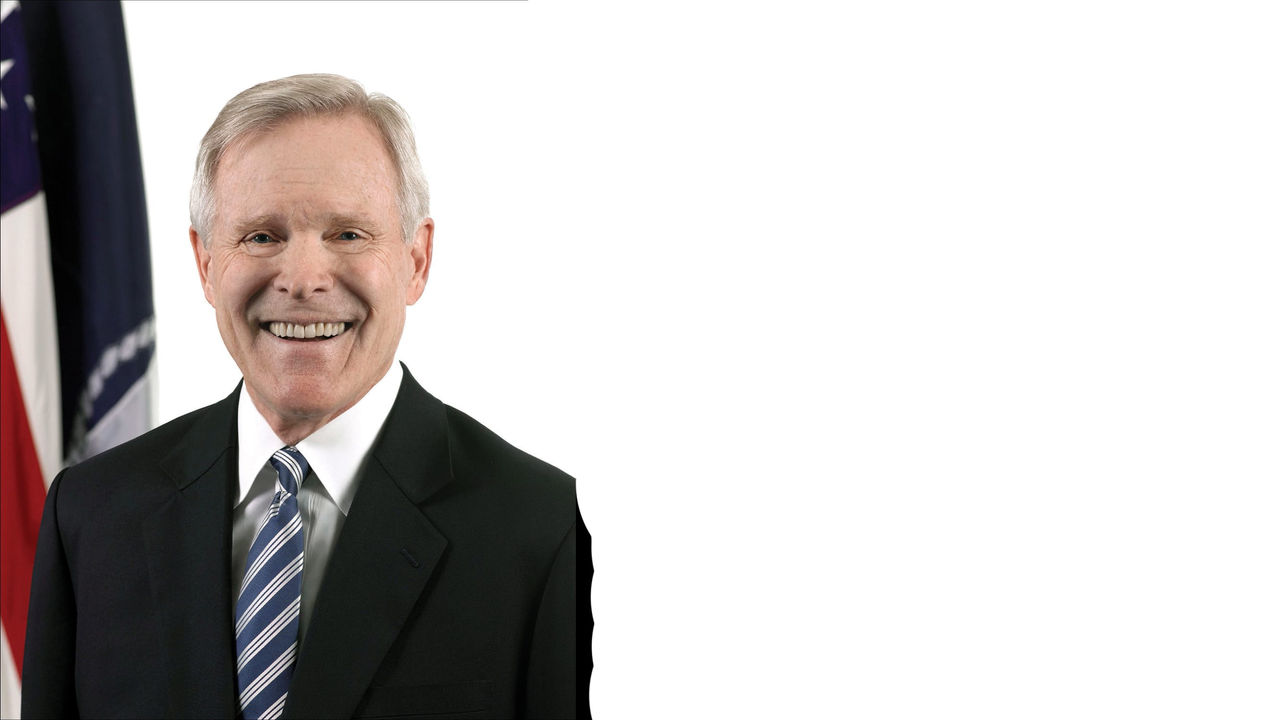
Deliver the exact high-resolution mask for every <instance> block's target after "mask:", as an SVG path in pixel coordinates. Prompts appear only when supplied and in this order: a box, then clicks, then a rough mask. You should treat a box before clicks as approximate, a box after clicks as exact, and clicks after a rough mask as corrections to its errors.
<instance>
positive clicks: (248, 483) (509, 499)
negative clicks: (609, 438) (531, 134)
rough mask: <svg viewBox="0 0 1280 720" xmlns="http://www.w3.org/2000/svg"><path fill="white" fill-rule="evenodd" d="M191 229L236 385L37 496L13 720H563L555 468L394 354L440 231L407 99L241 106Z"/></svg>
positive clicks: (221, 142) (334, 91)
mask: <svg viewBox="0 0 1280 720" xmlns="http://www.w3.org/2000/svg"><path fill="white" fill-rule="evenodd" d="M191 220H192V229H191V233H190V236H191V246H192V249H193V251H194V253H195V258H196V264H197V266H198V269H199V274H200V280H201V282H202V284H203V287H204V293H205V297H206V298H207V299H208V301H209V303H210V304H211V305H212V306H213V307H214V309H215V311H216V316H217V323H218V330H219V331H220V333H221V335H222V339H223V342H224V343H225V344H226V346H227V350H228V351H229V352H230V353H231V355H232V357H233V358H234V359H235V361H236V363H237V365H239V367H240V370H241V372H242V373H243V375H244V381H243V383H241V385H240V387H238V388H237V389H236V391H235V392H233V393H232V394H231V395H230V396H229V397H228V398H226V399H225V400H223V401H222V402H219V403H217V404H215V405H211V406H209V407H206V408H204V409H201V410H197V411H196V412H193V413H191V414H189V415H186V416H184V417H181V418H178V419H177V420H174V421H172V422H170V423H167V424H165V425H163V426H161V427H159V428H157V429H156V430H154V431H152V432H150V433H147V434H146V435H144V436H142V437H140V438H138V439H136V440H134V441H132V442H130V443H126V444H124V445H122V446H120V447H118V448H115V449H114V450H111V451H108V452H106V453H103V454H101V455H99V456H97V457H94V458H92V459H90V460H87V461H85V462H83V463H81V464H79V465H76V466H74V467H71V468H68V469H66V470H64V471H63V472H62V473H61V474H60V475H59V476H58V478H57V479H56V480H55V481H54V483H53V485H52V487H51V488H50V491H49V495H48V500H47V502H46V505H45V512H44V520H43V523H42V526H41V529H40V541H39V550H38V552H37V556H36V566H35V575H34V579H33V584H32V592H31V610H30V620H29V622H28V628H27V641H26V647H27V651H26V658H25V662H24V666H23V698H22V704H23V716H24V717H74V716H77V715H80V716H85V717H151V718H157V717H184V718H185V717H232V716H236V715H242V716H244V717H279V716H281V715H283V716H285V717H299V718H313V717H315V718H318V717H350V716H363V717H376V716H395V717H409V716H430V717H432V718H437V717H454V716H457V717H574V716H575V715H576V714H577V713H576V710H577V707H576V705H577V700H578V698H579V696H581V697H584V698H585V691H586V688H585V682H583V683H581V684H580V685H581V686H579V683H577V682H576V681H577V679H578V677H579V676H581V675H585V672H584V671H587V672H589V669H590V657H589V654H586V655H584V656H583V657H582V658H580V659H579V658H576V653H577V649H578V647H579V645H578V643H583V644H584V645H585V644H586V643H588V642H589V639H590V632H589V626H587V632H586V633H585V637H577V638H575V626H576V625H577V621H578V617H577V615H576V611H577V609H578V601H577V593H578V592H582V593H585V592H587V588H585V587H575V576H576V573H577V571H578V568H579V567H580V564H581V566H582V567H589V562H590V560H589V545H588V546H587V548H585V550H587V553H586V555H585V556H584V557H583V558H582V559H581V560H580V559H579V557H578V555H577V548H576V545H577V541H578V539H579V535H581V536H582V539H583V540H584V541H587V542H589V537H587V536H586V534H585V531H583V532H581V533H579V532H578V528H579V527H580V519H579V518H578V515H577V512H576V501H575V494H574V484H573V479H572V478H570V477H568V476H567V475H565V474H564V473H562V472H560V471H559V470H556V469H555V468H553V467H551V466H549V465H546V464H545V463H542V462H540V461H538V460H536V459H534V458H532V457H530V456H528V455H525V454H524V453H522V452H520V451H519V450H516V449H515V448H513V447H511V446H510V445H508V444H506V443H505V442H503V441H502V440H501V439H499V438H498V437H497V436H495V435H494V434H493V433H491V432H490V431H488V430H487V429H485V428H484V427H483V426H481V425H480V424H479V423H477V422H475V421H474V420H472V419H471V418H469V417H467V416H466V415H464V414H462V413H460V412H458V411H457V410H454V409H453V408H450V407H447V406H445V405H443V404H441V403H440V402H439V401H437V400H436V399H435V398H433V397H432V396H431V395H429V394H427V392H426V391H424V390H423V389H422V388H421V387H420V386H419V385H418V383H417V382H416V381H415V380H414V378H413V377H412V376H411V375H410V374H409V371H408V369H407V368H403V367H402V366H400V365H399V364H397V363H395V362H394V356H395V351H396V347H397V345H398V343H399V341H400V335H401V332H402V330H403V328H404V320H405V308H406V306H407V305H410V304H413V303H414V302H416V301H417V300H418V298H419V297H420V296H421V294H422V291H423V287H424V285H425V283H426V281H427V273H428V270H429V268H430V266H431V249H432V238H433V233H434V225H433V223H432V220H431V218H430V217H429V215H428V205H427V186H426V182H425V180H424V179H423V176H422V171H421V168H420V166H419V162H418V158H417V151H416V149H415V145H414V140H413V134H412V130H411V126H410V124H409V121H408V118H407V117H406V116H405V114H404V112H403V110H401V109H400V107H399V105H397V104H396V103H395V102H394V101H392V100H391V99H390V98H387V97H385V96H380V95H377V94H374V95H367V94H366V93H365V92H364V90H363V89H362V88H361V87H360V86H359V85H358V84H356V83H354V82H352V81H350V80H347V79H345V78H341V77H338V76H333V75H301V76H295V77H291V78H285V79H282V80H276V81H272V82H268V83H263V84H261V85H257V86H255V87H253V88H250V89H249V90H246V91H245V92H243V93H241V94H240V95H237V96H236V97H235V98H233V99H232V100H231V101H230V102H229V103H228V104H227V105H226V107H224V108H223V110H222V112H221V113H220V114H219V115H218V118H217V119H216V120H215V121H214V123H213V126H212V127H211V128H210V129H209V132H208V133H207V134H206V136H205V138H204V140H203V141H202V143H201V147H200V153H199V156H198V158H197V170H196V176H195V182H194V184H193V187H192V200H191ZM584 607H585V605H584ZM584 616H585V617H583V618H582V620H583V621H584V622H589V613H584ZM588 653H589V651H588ZM584 707H585V706H584ZM582 714H584V715H585V714H586V713H585V712H584V713H582Z"/></svg>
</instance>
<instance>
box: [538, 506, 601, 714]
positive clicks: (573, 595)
mask: <svg viewBox="0 0 1280 720" xmlns="http://www.w3.org/2000/svg"><path fill="white" fill-rule="evenodd" d="M579 535H581V536H584V537H583V539H584V541H585V542H584V548H583V549H584V551H585V556H584V557H583V558H581V559H580V558H579V556H578V552H577V544H578V539H579ZM584 570H585V576H584V572H583V571H584ZM580 576H583V577H581V579H582V580H583V581H584V582H583V584H584V585H585V587H579V582H578V581H579V578H580ZM578 592H582V593H583V596H582V597H581V598H579V597H578V594H577V593H578ZM590 593H591V537H590V535H587V532H586V528H585V527H584V526H583V524H582V516H581V515H578V517H577V519H576V522H575V525H574V527H573V528H572V529H570V530H569V532H568V533H567V534H566V535H565V537H564V539H563V540H562V541H561V543H560V548H559V549H558V550H557V552H556V557H555V560H554V562H553V563H552V565H551V572H550V575H549V576H548V579H547V585H546V588H545V589H544V590H543V593H542V601H541V603H540V605H539V607H538V615H537V619H536V624H535V626H534V630H533V640H532V645H531V647H530V652H529V666H528V667H529V670H528V678H527V686H526V703H525V714H526V716H527V717H529V718H531V719H534V718H538V719H541V720H550V719H552V718H579V719H582V720H588V719H589V718H590V717H591V713H590V710H589V709H588V706H587V690H588V686H587V683H588V680H589V678H590V674H591V667H592V661H591V630H592V618H591V607H590Z"/></svg>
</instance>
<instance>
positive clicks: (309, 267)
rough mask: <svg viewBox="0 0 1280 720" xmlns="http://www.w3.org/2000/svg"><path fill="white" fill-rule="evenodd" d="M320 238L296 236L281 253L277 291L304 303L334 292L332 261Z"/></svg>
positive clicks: (279, 256)
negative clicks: (316, 296)
mask: <svg viewBox="0 0 1280 720" xmlns="http://www.w3.org/2000/svg"><path fill="white" fill-rule="evenodd" d="M331 255H332V253H330V252H329V251H328V250H327V249H326V248H325V247H324V241H323V240H321V239H320V238H319V237H295V238H290V240H289V241H288V242H287V243H285V249H284V252H282V253H280V254H279V255H278V256H277V257H278V258H279V261H280V265H279V272H277V273H276V277H275V283H274V289H275V290H276V292H279V293H284V294H286V295H288V296H289V298H290V299H293V300H305V299H307V298H309V297H311V296H312V295H314V294H316V293H321V292H328V291H329V290H331V289H333V266H332V263H333V258H332V257H331Z"/></svg>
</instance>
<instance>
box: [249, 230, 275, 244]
mask: <svg viewBox="0 0 1280 720" xmlns="http://www.w3.org/2000/svg"><path fill="white" fill-rule="evenodd" d="M248 242H250V243H253V244H254V245H266V244H268V243H273V242H275V239H274V238H272V237H271V236H270V235H268V234H266V233H254V234H253V235H250V236H249V238H248Z"/></svg>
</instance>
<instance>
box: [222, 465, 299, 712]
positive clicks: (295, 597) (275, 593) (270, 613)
mask: <svg viewBox="0 0 1280 720" xmlns="http://www.w3.org/2000/svg"><path fill="white" fill-rule="evenodd" d="M271 465H272V466H273V467H274V468H275V469H276V494H275V497H273V498H272V499H271V507H269V508H268V509H267V516H266V517H265V518H263V520H262V524H261V525H260V526H259V527H258V532H257V533H256V534H255V535H254V536H253V544H252V545H250V546H249V558H248V560H247V561H246V562H245V570H244V580H243V582H241V584H240V595H239V597H238V598H236V658H237V664H236V678H237V683H238V685H239V688H240V709H241V710H242V711H243V713H244V717H245V718H247V719H253V718H278V717H280V714H281V713H282V712H284V701H285V698H286V697H288V695H289V679H290V677H291V676H292V675H293V663H294V658H295V657H296V656H297V652H298V613H299V609H300V607H301V602H302V550H303V546H304V543H303V535H302V515H301V513H299V512H298V485H299V484H301V483H302V479H303V478H304V477H305V476H306V474H307V460H306V458H304V457H302V453H300V452H298V449H297V448H295V447H292V446H287V447H284V448H281V449H279V450H277V451H276V453H275V454H274V455H272V456H271Z"/></svg>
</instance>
